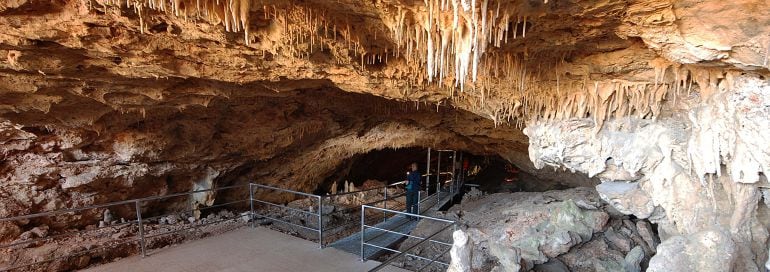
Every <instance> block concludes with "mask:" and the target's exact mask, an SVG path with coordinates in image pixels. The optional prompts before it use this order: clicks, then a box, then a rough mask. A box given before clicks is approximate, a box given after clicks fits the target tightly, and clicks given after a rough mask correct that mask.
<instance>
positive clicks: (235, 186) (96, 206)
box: [0, 185, 248, 222]
mask: <svg viewBox="0 0 770 272" xmlns="http://www.w3.org/2000/svg"><path fill="white" fill-rule="evenodd" d="M246 186H248V185H233V186H225V187H217V188H211V189H202V190H196V191H190V192H181V193H175V194H170V195H163V196H150V197H144V198H135V199H129V200H121V201H115V202H108V203H104V204H97V205H91V206H85V207H80V208H70V209H60V210H53V211H47V212H40V213H33V214H28V215H20V216H15V217H6V218H0V222H7V221H17V220H24V219H31V218H37V217H42V216H50V215H56V214H62V213H70V212H79V211H84V210H91V209H99V208H106V207H112V206H117V205H125V204H133V203H134V202H136V201H151V200H158V199H164V198H171V197H177V196H183V195H189V194H196V193H204V192H210V191H219V190H225V189H232V188H238V187H246Z"/></svg>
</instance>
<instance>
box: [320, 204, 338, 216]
mask: <svg viewBox="0 0 770 272" xmlns="http://www.w3.org/2000/svg"><path fill="white" fill-rule="evenodd" d="M336 208H337V207H335V206H333V205H324V206H323V210H322V211H321V213H322V214H324V215H328V214H331V213H333V212H334V210H335V209H336Z"/></svg>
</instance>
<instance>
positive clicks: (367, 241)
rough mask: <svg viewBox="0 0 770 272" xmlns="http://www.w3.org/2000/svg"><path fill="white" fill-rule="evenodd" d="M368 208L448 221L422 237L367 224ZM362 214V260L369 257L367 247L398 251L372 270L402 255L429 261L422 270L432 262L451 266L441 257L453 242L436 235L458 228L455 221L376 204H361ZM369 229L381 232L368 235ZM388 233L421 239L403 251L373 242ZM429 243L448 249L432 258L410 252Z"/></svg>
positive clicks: (380, 267) (424, 218) (392, 251)
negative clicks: (441, 259)
mask: <svg viewBox="0 0 770 272" xmlns="http://www.w3.org/2000/svg"><path fill="white" fill-rule="evenodd" d="M367 209H371V210H375V211H382V212H386V213H391V214H394V216H399V215H401V216H404V217H406V218H410V217H411V218H420V219H422V220H432V221H438V222H443V223H446V224H447V225H446V226H444V227H442V228H441V229H440V230H438V231H436V232H434V233H432V234H430V235H428V236H426V237H420V236H416V235H412V234H410V233H402V232H399V231H395V230H392V229H384V228H381V227H377V226H374V225H368V224H366V222H365V218H364V216H363V215H364V214H366V210H367ZM361 214H362V216H361V260H362V261H366V260H367V257H366V255H365V248H366V247H372V248H376V249H379V250H385V251H388V252H391V253H396V255H394V256H392V257H390V258H389V259H388V260H386V261H384V262H382V263H381V264H380V265H378V266H377V267H375V268H373V269H372V270H370V271H379V270H380V269H382V268H384V267H386V266H388V265H390V264H391V263H392V262H393V261H395V260H396V259H398V258H401V257H405V256H409V257H412V258H415V259H419V260H422V261H427V262H428V263H427V264H425V265H424V266H422V267H421V268H420V269H419V270H418V271H420V270H422V269H424V268H426V267H428V266H430V265H432V264H439V265H443V266H446V267H448V266H449V264H448V263H446V262H442V261H440V260H439V258H441V257H443V256H445V255H446V253H448V252H449V249H451V247H452V242H451V241H449V242H445V241H439V240H435V239H434V237H436V236H438V235H439V234H441V233H443V232H444V231H446V230H449V229H450V228H452V230H453V231H454V230H457V225H456V224H455V221H452V220H447V219H442V218H436V217H430V216H425V215H418V214H411V213H406V212H401V211H395V210H388V209H383V208H379V207H374V206H368V205H362V206H361ZM369 229H371V230H374V231H377V232H380V233H379V234H378V235H376V236H374V237H367V236H366V233H367V230H369ZM386 233H388V234H395V235H398V236H400V237H407V238H414V239H419V240H420V241H419V242H418V243H416V244H414V245H412V246H410V247H409V248H407V249H405V250H403V251H399V250H395V249H392V248H388V245H377V244H374V243H371V242H372V241H373V240H375V239H377V238H378V237H380V236H381V235H383V234H386ZM428 243H433V244H437V245H439V246H441V247H445V248H447V249H446V250H444V251H442V252H441V253H440V254H438V255H437V256H434V257H432V258H431V257H425V256H420V255H418V254H411V253H409V252H410V251H411V250H413V249H415V248H417V247H418V246H420V245H423V244H428Z"/></svg>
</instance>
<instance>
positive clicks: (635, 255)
mask: <svg viewBox="0 0 770 272" xmlns="http://www.w3.org/2000/svg"><path fill="white" fill-rule="evenodd" d="M642 260H644V250H643V249H642V247H641V246H635V247H634V248H633V249H631V251H629V252H628V254H627V255H626V258H625V259H624V261H625V265H624V268H625V270H626V272H641V271H642V266H641V263H642Z"/></svg>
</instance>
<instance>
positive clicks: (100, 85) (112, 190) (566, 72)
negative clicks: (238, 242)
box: [0, 0, 770, 271]
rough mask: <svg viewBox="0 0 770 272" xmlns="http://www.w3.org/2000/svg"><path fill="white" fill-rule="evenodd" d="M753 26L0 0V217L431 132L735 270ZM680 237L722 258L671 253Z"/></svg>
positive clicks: (753, 142) (604, 16) (285, 172)
mask: <svg viewBox="0 0 770 272" xmlns="http://www.w3.org/2000/svg"><path fill="white" fill-rule="evenodd" d="M769 33H770V9H767V2H766V0H738V1H717V0H706V1H703V0H682V1H671V0H633V1H627V0H602V1H599V0H590V1H574V0H423V1H418V0H373V1H359V0H336V1H329V0H308V1H285V0H200V1H198V0H195V1H193V0H127V1H122V0H120V1H118V0H59V1H41V0H10V1H2V2H0V143H1V145H0V159H1V161H0V208H1V209H0V216H2V217H6V216H13V215H20V214H26V213H35V212H42V211H48V210H55V209H60V208H65V207H72V206H85V205H89V204H96V203H105V202H110V201H115V200H120V199H125V198H135V197H142V196H147V195H153V194H160V195H162V194H169V193H173V192H180V191H189V190H192V189H193V188H210V187H217V186H223V185H226V184H234V183H239V182H245V181H249V180H254V179H263V180H264V182H265V183H269V184H276V185H282V187H285V188H292V189H301V190H305V191H311V190H313V189H314V188H315V187H317V186H318V185H319V184H320V183H322V182H323V180H324V179H325V178H326V177H328V176H330V175H332V174H333V173H332V172H334V170H335V169H337V167H339V166H340V165H341V164H342V162H343V161H344V160H345V159H346V158H350V157H352V156H354V155H356V154H361V153H365V152H368V151H370V150H374V149H381V148H388V147H411V146H422V147H426V146H427V147H430V146H433V147H438V146H441V147H442V148H455V149H463V150H466V151H469V152H473V153H476V154H496V155H499V156H500V157H502V158H504V159H507V160H509V161H511V162H513V163H515V164H516V165H517V166H519V167H520V168H521V169H523V170H525V171H527V172H533V173H535V174H536V175H537V176H548V177H550V178H551V179H560V178H562V179H571V178H573V177H575V176H574V175H570V174H567V173H568V172H566V173H565V172H557V174H548V172H551V171H550V170H548V168H550V166H552V167H556V168H559V169H565V170H567V171H574V172H581V173H584V174H587V175H588V176H590V177H594V178H599V179H601V180H603V181H604V182H605V184H602V185H600V186H598V187H597V190H598V192H599V194H600V195H601V196H602V198H603V199H604V200H605V201H607V202H609V203H611V204H612V205H613V206H615V207H616V209H617V210H619V211H621V212H623V213H626V214H633V215H634V216H636V217H638V218H640V219H644V218H646V219H649V220H650V221H651V222H653V223H655V224H657V226H658V229H659V230H658V233H659V234H660V236H661V238H662V239H663V243H662V244H661V245H660V246H658V247H660V250H659V252H667V253H665V254H667V255H675V257H676V258H675V259H676V260H681V261H678V262H677V263H679V264H682V265H686V266H687V268H685V267H679V268H681V269H682V270H693V269H697V270H702V271H708V270H710V269H711V270H715V271H718V270H720V269H723V268H725V267H729V268H730V269H733V270H736V271H758V270H761V269H762V267H763V266H764V265H765V263H766V262H768V256H767V250H768V246H767V240H768V228H767V225H768V222H770V215H769V213H768V204H767V203H770V200H768V199H770V193H769V192H768V187H770V185H768V181H767V176H766V173H767V171H768V168H770V149H769V148H770V146H768V144H767V143H768V136H767V133H766V132H767V131H768V129H770V124H769V121H768V120H770V112H768V108H769V107H768V101H770V100H768V97H770V96H769V95H770V91H769V89H770V83H769V82H768V77H770V71H768V68H770V34H769ZM345 92H347V93H345ZM351 93H355V95H360V96H350V95H353V94H351ZM362 96H363V97H362ZM370 96H377V97H370ZM522 130H524V131H525V132H526V135H524V134H522ZM308 165H310V167H308ZM544 166H549V167H546V168H545V170H538V169H537V168H543V167H544ZM228 197H229V196H214V195H197V196H196V197H195V199H194V200H190V201H194V203H195V205H197V206H199V207H205V206H208V205H211V204H212V203H218V202H219V201H225V200H224V199H226V198H228ZM286 201H289V200H286ZM219 203H221V202H219ZM179 205H181V204H180V203H170V204H169V205H167V206H166V207H146V209H148V210H151V211H156V210H162V209H175V208H177V207H178V206H179ZM103 212H104V211H99V210H95V211H92V212H90V213H89V214H85V215H79V216H70V217H64V218H59V219H57V220H38V221H31V222H16V223H7V222H6V223H2V224H0V241H15V240H17V239H19V237H20V236H30V235H32V234H33V232H32V231H33V230H35V231H34V233H38V234H40V235H44V233H45V231H41V230H42V229H45V227H48V228H49V232H51V231H53V233H55V232H56V231H58V230H62V229H66V228H76V229H79V228H84V227H86V226H85V225H89V224H88V223H84V222H85V221H83V220H86V221H87V220H93V219H98V218H100V217H102V216H103ZM127 212H128V211H113V213H112V216H113V217H114V218H119V217H124V216H126V215H125V213H127ZM54 221H55V222H54ZM97 222H98V220H97ZM94 223H95V222H94ZM36 227H37V229H36ZM23 233H28V234H27V235H23ZM35 235H37V234H35ZM668 240H671V241H668ZM728 240H729V241H732V242H731V243H730V242H728ZM704 241H706V242H708V241H723V242H724V243H721V246H720V247H719V248H717V247H712V248H710V249H709V250H716V251H715V252H710V253H709V254H704V256H715V255H719V252H724V253H728V252H732V253H733V254H725V257H726V259H725V258H721V257H720V258H705V257H703V256H700V255H692V254H689V255H688V254H686V253H683V251H685V252H688V250H690V251H694V250H701V249H703V250H705V247H707V245H708V243H705V242H704ZM597 248H601V246H598V247H597ZM683 249H685V250H683ZM505 250H508V249H505ZM704 252H705V251H704ZM711 253H714V254H711ZM658 256H660V257H658ZM661 258H665V256H663V254H662V253H659V254H657V255H655V257H653V258H652V260H650V266H649V267H650V268H651V269H658V268H656V267H664V266H666V265H667V264H666V262H665V260H663V259H661ZM67 267H78V266H67ZM60 268H61V267H60ZM51 269H57V268H56V267H51ZM61 269H65V268H61Z"/></svg>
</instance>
